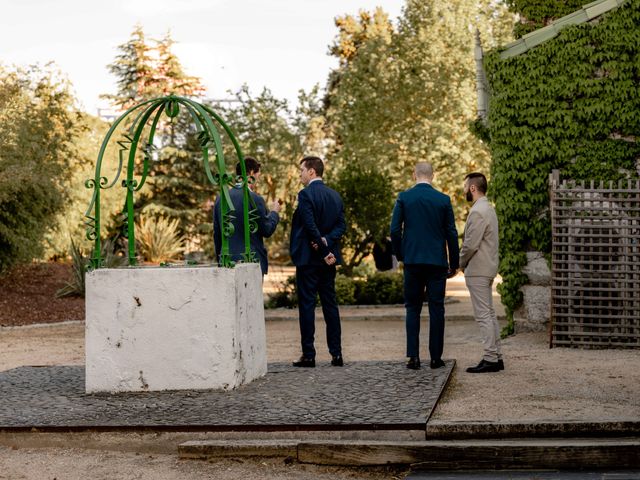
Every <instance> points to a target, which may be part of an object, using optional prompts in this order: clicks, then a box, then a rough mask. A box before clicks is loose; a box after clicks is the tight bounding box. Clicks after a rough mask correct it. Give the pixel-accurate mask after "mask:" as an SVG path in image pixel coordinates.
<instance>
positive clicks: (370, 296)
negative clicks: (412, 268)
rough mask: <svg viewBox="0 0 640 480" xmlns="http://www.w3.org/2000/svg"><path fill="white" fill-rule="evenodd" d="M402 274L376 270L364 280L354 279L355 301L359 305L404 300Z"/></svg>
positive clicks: (393, 302) (384, 303)
mask: <svg viewBox="0 0 640 480" xmlns="http://www.w3.org/2000/svg"><path fill="white" fill-rule="evenodd" d="M402 281H403V280H402V274H401V273H398V272H378V273H376V274H374V275H371V276H369V277H367V278H366V279H365V280H357V281H356V294H355V296H356V303H357V304H360V305H388V304H392V305H393V304H398V303H403V301H404V296H403V295H404V293H403V292H404V290H403V283H402Z"/></svg>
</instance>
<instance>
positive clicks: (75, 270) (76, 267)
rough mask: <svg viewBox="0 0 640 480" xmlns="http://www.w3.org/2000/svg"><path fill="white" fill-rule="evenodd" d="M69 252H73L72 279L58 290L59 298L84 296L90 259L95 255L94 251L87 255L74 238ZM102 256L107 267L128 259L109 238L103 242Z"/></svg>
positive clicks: (119, 265)
mask: <svg viewBox="0 0 640 480" xmlns="http://www.w3.org/2000/svg"><path fill="white" fill-rule="evenodd" d="M69 252H70V254H71V268H72V270H71V271H72V276H71V280H69V281H67V284H66V285H65V286H64V287H62V288H61V289H60V290H58V291H57V292H56V297H57V298H61V297H71V296H78V297H84V295H85V282H84V278H85V273H86V272H87V268H88V267H89V264H90V260H91V258H92V257H93V252H92V253H90V254H89V255H88V256H87V255H85V254H84V253H83V251H82V249H81V248H80V247H79V246H78V245H77V244H76V243H75V242H74V241H73V240H71V247H70V249H69ZM100 258H102V261H103V262H104V267H105V268H117V267H122V266H124V265H126V264H127V259H126V258H125V257H124V256H123V255H119V254H118V253H116V252H115V249H114V244H113V242H111V241H109V240H107V241H105V242H103V243H102V254H101V256H100Z"/></svg>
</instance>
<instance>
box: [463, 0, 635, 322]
mask: <svg viewBox="0 0 640 480" xmlns="http://www.w3.org/2000/svg"><path fill="white" fill-rule="evenodd" d="M511 3H512V4H518V3H521V2H517V1H513V2H511ZM528 3H529V4H531V5H533V4H534V3H532V2H528ZM538 3H541V4H545V5H547V4H549V3H559V2H538ZM574 6H575V5H574ZM541 8H542V7H541ZM572 8H573V7H572ZM562 13H563V14H566V13H570V12H562ZM545 15H547V14H546V13H544V12H542V13H541V14H540V15H539V18H543V17H544V16H545ZM534 17H535V15H533V14H529V15H528V18H534ZM535 18H538V17H535ZM639 52H640V0H629V1H628V2H627V3H625V4H623V5H622V6H620V7H619V8H617V9H616V10H612V11H611V12H609V13H607V14H605V15H603V16H601V17H599V18H597V20H596V21H594V22H591V23H587V24H583V25H579V26H574V27H569V28H566V29H565V30H563V31H562V32H561V33H560V34H559V35H558V36H557V37H556V38H554V39H552V40H549V41H547V42H545V43H543V44H541V45H539V46H537V47H535V48H533V49H531V50H529V51H527V52H526V53H524V54H521V55H519V56H516V57H512V58H509V59H506V60H501V59H500V56H499V51H496V50H494V51H492V52H490V53H489V54H488V56H487V57H486V61H485V68H486V71H487V79H488V81H489V84H490V91H491V100H490V109H489V110H490V113H489V123H488V133H487V132H479V133H482V136H483V137H484V138H485V139H490V149H491V154H492V167H491V184H490V187H489V195H490V196H491V197H492V199H493V200H494V201H495V205H496V211H497V213H498V216H499V218H500V224H501V232H500V259H501V260H500V274H501V275H502V279H503V283H502V285H501V286H500V287H499V291H500V294H501V296H502V302H503V303H504V305H505V307H506V309H507V314H508V316H509V317H510V318H511V319H512V318H513V312H514V310H515V309H516V308H517V307H518V306H519V305H520V303H521V302H522V294H521V292H520V287H521V286H522V285H523V284H524V283H526V281H527V278H526V276H525V275H523V274H522V268H523V267H524V265H525V264H526V254H525V252H526V251H528V250H539V251H541V252H544V253H545V254H549V252H550V251H551V222H550V218H549V183H548V182H549V174H550V173H551V170H553V169H560V170H561V172H562V175H563V177H569V178H574V179H578V180H580V179H589V180H605V181H609V180H614V181H617V180H618V179H621V178H629V177H631V178H637V176H638V172H637V169H636V168H637V167H636V162H638V161H639V159H640V146H639V145H638V142H637V139H638V136H639V135H640V115H639V112H640V91H639V90H640V88H639V87H640V55H639ZM476 130H477V129H476Z"/></svg>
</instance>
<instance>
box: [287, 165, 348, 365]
mask: <svg viewBox="0 0 640 480" xmlns="http://www.w3.org/2000/svg"><path fill="white" fill-rule="evenodd" d="M323 172H324V163H323V162H322V160H321V159H320V158H318V157H305V158H303V159H302V160H301V161H300V180H301V181H302V183H303V185H304V186H305V188H304V189H302V190H301V191H300V193H298V207H297V208H296V210H295V212H294V213H293V221H292V225H291V260H293V263H294V265H295V266H296V286H297V290H298V312H299V316H300V318H299V320H300V337H301V343H302V356H301V357H300V359H299V360H298V361H297V362H293V366H295V367H315V366H316V360H315V358H316V350H315V348H314V345H313V342H314V335H315V308H316V295H318V294H319V295H320V303H321V304H322V313H323V315H324V321H325V322H326V324H327V346H328V347H329V353H330V354H331V365H333V366H334V367H341V366H342V365H343V363H344V362H343V359H342V344H341V329H340V312H339V310H338V302H337V299H336V265H337V264H340V263H342V257H341V256H340V238H341V237H342V235H343V234H344V232H345V229H346V224H345V221H344V205H343V203H342V199H341V198H340V195H339V194H338V192H336V191H335V190H332V189H331V188H329V187H327V186H326V185H325V184H324V182H323V181H322V174H323Z"/></svg>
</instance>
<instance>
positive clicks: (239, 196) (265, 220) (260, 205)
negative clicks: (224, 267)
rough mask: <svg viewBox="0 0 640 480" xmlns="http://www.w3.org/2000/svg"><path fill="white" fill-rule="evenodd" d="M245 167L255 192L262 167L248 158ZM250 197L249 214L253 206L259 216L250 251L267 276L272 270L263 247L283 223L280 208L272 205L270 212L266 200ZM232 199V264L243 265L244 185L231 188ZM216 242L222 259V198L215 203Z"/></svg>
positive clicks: (214, 227) (251, 237)
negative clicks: (265, 239) (280, 222)
mask: <svg viewBox="0 0 640 480" xmlns="http://www.w3.org/2000/svg"><path fill="white" fill-rule="evenodd" d="M244 165H245V168H246V172H247V175H248V176H251V177H253V178H254V181H253V183H252V184H251V185H250V187H249V188H255V186H256V184H257V183H258V180H259V179H260V164H259V163H258V161H257V160H256V159H255V158H252V157H246V158H245V159H244ZM241 174H242V169H241V166H240V163H238V164H237V165H236V175H241ZM249 194H250V195H251V200H252V201H250V202H249V204H250V205H249V210H251V209H252V208H253V206H254V205H253V204H255V208H256V211H257V215H258V219H257V223H258V230H257V231H256V232H254V233H251V235H250V236H249V239H250V242H251V251H252V252H253V253H255V254H256V256H257V257H258V260H260V269H261V270H262V275H266V274H267V271H268V270H269V260H268V258H267V249H266V248H265V246H264V241H263V239H264V238H268V237H270V236H271V235H273V232H275V230H276V227H277V226H278V222H279V221H280V217H279V215H278V212H279V211H280V204H279V203H278V202H273V203H272V204H271V205H270V207H271V211H270V212H267V207H266V205H265V202H264V198H262V197H261V196H260V195H258V194H257V193H255V192H254V191H250V192H249ZM229 196H230V197H231V201H232V202H233V206H234V208H235V213H234V217H233V219H232V224H233V228H234V233H233V235H232V236H231V237H230V238H229V252H230V254H231V259H232V260H234V261H240V260H242V259H243V257H242V255H243V254H244V218H243V214H242V212H243V207H242V205H243V202H244V194H243V191H242V184H236V185H234V186H233V188H230V189H229ZM213 240H214V243H215V247H216V255H217V257H218V258H220V251H221V249H222V235H221V232H220V196H218V198H217V199H216V204H215V206H214V208H213Z"/></svg>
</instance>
